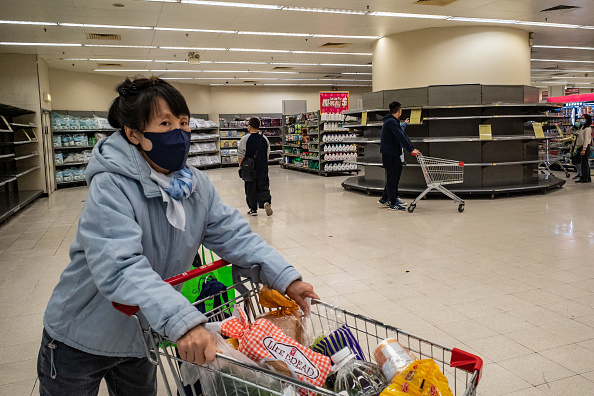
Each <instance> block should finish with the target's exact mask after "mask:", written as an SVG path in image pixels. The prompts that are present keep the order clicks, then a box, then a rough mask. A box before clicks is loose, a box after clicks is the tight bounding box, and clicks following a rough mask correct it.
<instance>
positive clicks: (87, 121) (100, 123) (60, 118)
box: [52, 113, 113, 131]
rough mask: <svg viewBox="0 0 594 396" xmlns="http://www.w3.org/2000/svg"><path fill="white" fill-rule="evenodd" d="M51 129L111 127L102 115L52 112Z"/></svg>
mask: <svg viewBox="0 0 594 396" xmlns="http://www.w3.org/2000/svg"><path fill="white" fill-rule="evenodd" d="M52 129H53V130H54V131H63V130H95V129H113V127H112V126H111V125H109V122H108V121H107V119H106V118H103V117H97V116H93V117H75V116H71V115H62V114H58V113H52Z"/></svg>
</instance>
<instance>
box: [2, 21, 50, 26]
mask: <svg viewBox="0 0 594 396" xmlns="http://www.w3.org/2000/svg"><path fill="white" fill-rule="evenodd" d="M0 24H6V25H37V26H57V25H58V24H57V23H56V22H35V21H4V20H0Z"/></svg>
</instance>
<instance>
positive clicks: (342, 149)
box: [324, 144, 357, 153]
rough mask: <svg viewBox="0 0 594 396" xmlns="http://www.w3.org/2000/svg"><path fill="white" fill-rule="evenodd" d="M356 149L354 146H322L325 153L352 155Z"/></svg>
mask: <svg viewBox="0 0 594 396" xmlns="http://www.w3.org/2000/svg"><path fill="white" fill-rule="evenodd" d="M356 151H357V148H356V147H355V145H354V144H326V145H325V146H324V152H325V153H338V152H341V153H354V152H356Z"/></svg>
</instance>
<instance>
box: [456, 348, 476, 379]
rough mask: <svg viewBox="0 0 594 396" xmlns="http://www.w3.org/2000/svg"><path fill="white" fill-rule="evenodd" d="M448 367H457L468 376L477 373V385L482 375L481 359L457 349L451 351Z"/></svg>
mask: <svg viewBox="0 0 594 396" xmlns="http://www.w3.org/2000/svg"><path fill="white" fill-rule="evenodd" d="M450 366H451V367H457V368H459V369H461V370H464V371H467V372H469V373H470V374H474V372H475V371H478V377H477V379H476V384H477V385H478V383H479V381H480V380H481V375H482V374H483V359H481V358H480V357H478V356H476V355H473V354H472V353H469V352H466V351H463V350H461V349H458V348H454V349H452V357H451V359H450Z"/></svg>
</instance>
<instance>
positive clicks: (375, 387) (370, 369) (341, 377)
mask: <svg viewBox="0 0 594 396" xmlns="http://www.w3.org/2000/svg"><path fill="white" fill-rule="evenodd" d="M332 361H333V362H334V364H335V366H334V367H333V368H332V369H333V370H334V371H336V382H335V383H334V392H336V393H340V392H344V391H346V393H347V394H348V396H376V395H379V394H380V393H381V391H382V390H383V389H384V388H385V387H386V385H387V383H386V380H385V379H384V377H383V375H382V373H381V372H380V370H379V368H378V367H377V366H376V365H374V364H371V363H367V362H363V361H361V360H357V358H356V357H355V355H354V354H353V353H352V352H351V350H350V349H349V348H348V347H346V348H343V349H341V350H340V351H338V352H336V353H335V354H334V355H332Z"/></svg>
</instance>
